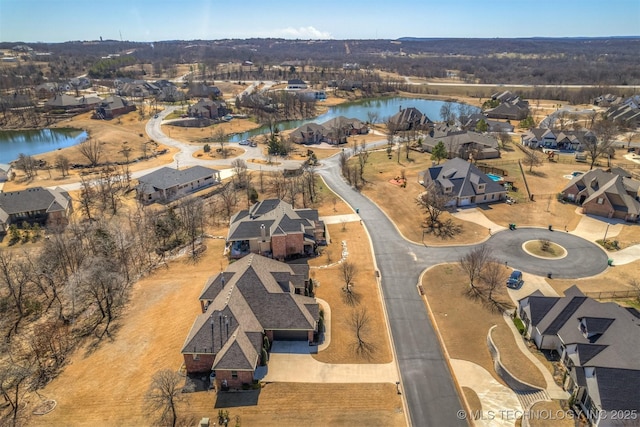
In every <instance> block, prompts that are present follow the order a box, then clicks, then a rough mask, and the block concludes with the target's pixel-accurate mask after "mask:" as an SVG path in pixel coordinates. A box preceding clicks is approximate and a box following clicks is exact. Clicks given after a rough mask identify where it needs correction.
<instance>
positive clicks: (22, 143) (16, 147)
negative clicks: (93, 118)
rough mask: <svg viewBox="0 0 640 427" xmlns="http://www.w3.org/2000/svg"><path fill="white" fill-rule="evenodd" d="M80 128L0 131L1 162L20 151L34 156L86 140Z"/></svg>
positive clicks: (85, 134) (12, 159)
mask: <svg viewBox="0 0 640 427" xmlns="http://www.w3.org/2000/svg"><path fill="white" fill-rule="evenodd" d="M87 137H88V135H87V132H85V131H83V130H79V129H37V130H5V131H0V163H9V162H12V161H14V160H16V159H17V158H18V155H19V154H20V153H23V154H26V155H29V156H33V155H36V154H42V153H47V152H49V151H54V150H57V149H60V148H66V147H71V146H73V145H76V144H79V143H81V142H83V141H84V140H86V139H87Z"/></svg>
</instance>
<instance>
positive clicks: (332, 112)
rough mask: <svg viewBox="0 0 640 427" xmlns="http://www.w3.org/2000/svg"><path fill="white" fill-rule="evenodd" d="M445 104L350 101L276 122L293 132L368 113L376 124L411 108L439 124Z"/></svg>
mask: <svg viewBox="0 0 640 427" xmlns="http://www.w3.org/2000/svg"><path fill="white" fill-rule="evenodd" d="M444 103H445V101H436V100H433V99H418V98H404V97H392V98H376V99H365V100H361V101H357V102H349V103H346V104H339V105H335V106H333V107H329V111H327V112H326V113H324V114H322V115H320V116H318V117H315V118H313V119H308V120H288V121H284V122H280V123H278V129H280V130H289V129H296V128H298V127H300V126H302V125H304V124H306V123H312V122H313V123H324V122H326V121H328V120H331V119H334V118H336V117H340V116H345V117H347V118H349V119H352V118H353V119H358V120H360V121H363V122H366V121H368V120H369V114H370V113H374V114H375V115H376V116H377V117H378V122H379V123H382V122H384V121H385V120H386V119H388V118H389V117H391V116H393V115H394V114H396V113H397V112H398V111H400V110H401V109H404V108H410V107H414V108H417V109H418V110H420V112H422V113H423V114H425V115H427V117H429V118H430V119H431V120H433V121H438V120H440V108H441V107H442V105H443V104H444ZM458 105H460V104H459V103H455V102H454V103H453V111H456V109H457V107H458ZM473 112H474V113H476V112H480V109H479V108H475V107H473ZM268 132H269V128H268V126H261V127H259V128H256V129H253V130H250V131H248V132H244V133H240V134H236V135H233V136H232V137H231V138H230V139H229V141H231V142H238V141H242V140H243V139H248V138H251V137H254V136H257V135H262V134H265V133H268Z"/></svg>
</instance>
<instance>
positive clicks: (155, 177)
mask: <svg viewBox="0 0 640 427" xmlns="http://www.w3.org/2000/svg"><path fill="white" fill-rule="evenodd" d="M217 173H218V171H217V170H215V169H210V168H205V167H204V166H192V167H190V168H187V169H181V170H177V169H172V168H170V167H163V168H160V169H158V170H156V171H154V172H151V173H149V174H147V175H144V176H141V177H140V178H139V179H138V182H139V183H140V184H139V187H140V188H142V190H143V191H145V189H144V188H145V187H146V186H149V187H152V188H155V189H159V190H166V189H168V188H171V187H175V186H176V185H181V184H188V183H190V182H193V181H196V180H198V179H204V178H207V177H211V176H214V175H216V174H217ZM153 191H155V190H151V189H149V192H153Z"/></svg>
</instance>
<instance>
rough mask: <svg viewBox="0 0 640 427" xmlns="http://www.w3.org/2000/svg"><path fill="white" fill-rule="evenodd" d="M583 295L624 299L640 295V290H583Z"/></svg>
mask: <svg viewBox="0 0 640 427" xmlns="http://www.w3.org/2000/svg"><path fill="white" fill-rule="evenodd" d="M584 294H585V296H588V297H589V298H594V299H625V298H638V297H640V290H635V289H634V290H629V289H627V290H624V291H602V292H585V293H584Z"/></svg>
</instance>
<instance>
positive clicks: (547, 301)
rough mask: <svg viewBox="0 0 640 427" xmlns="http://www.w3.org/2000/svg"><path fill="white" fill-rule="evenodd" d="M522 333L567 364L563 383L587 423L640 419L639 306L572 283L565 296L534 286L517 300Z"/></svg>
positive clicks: (623, 422) (612, 423) (620, 423)
mask: <svg viewBox="0 0 640 427" xmlns="http://www.w3.org/2000/svg"><path fill="white" fill-rule="evenodd" d="M518 316H519V317H520V319H522V322H523V323H524V326H525V334H524V335H525V337H526V338H529V339H531V340H532V341H533V342H534V343H535V345H536V346H537V347H538V348H539V349H541V350H549V351H553V352H556V353H557V354H558V355H559V356H560V361H561V363H562V365H563V367H564V369H565V370H566V375H565V377H564V380H563V381H564V384H563V387H564V389H565V390H567V391H568V392H569V393H571V396H572V399H571V400H572V401H573V402H574V405H575V407H577V409H578V410H579V411H580V412H581V413H582V414H584V415H585V416H586V417H587V419H588V420H589V422H590V423H591V425H593V426H598V427H605V426H626V425H639V424H640V422H639V421H638V417H634V418H632V417H631V416H616V415H617V414H625V413H626V414H636V413H638V412H640V399H638V390H640V357H638V349H640V312H638V310H636V309H634V308H625V307H621V306H619V305H618V304H615V303H613V302H607V303H601V302H598V301H596V300H593V299H591V298H588V297H586V296H585V295H584V294H583V293H582V292H580V290H579V289H578V288H577V286H572V287H571V288H569V289H567V290H566V291H565V296H564V297H547V296H544V295H543V294H542V293H541V292H540V291H539V290H538V291H535V292H534V293H532V294H531V295H529V296H527V297H525V298H523V299H521V300H520V301H518Z"/></svg>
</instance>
